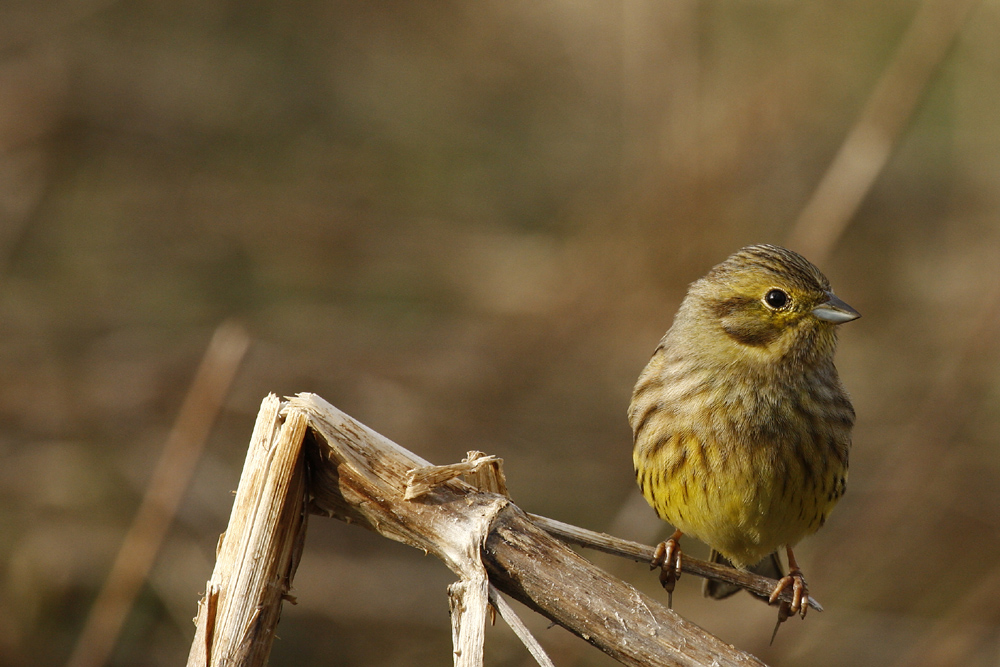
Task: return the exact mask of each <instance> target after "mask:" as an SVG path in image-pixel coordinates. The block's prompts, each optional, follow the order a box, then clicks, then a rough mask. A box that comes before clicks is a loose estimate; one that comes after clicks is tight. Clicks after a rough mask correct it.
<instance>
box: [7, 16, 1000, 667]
mask: <svg viewBox="0 0 1000 667" xmlns="http://www.w3.org/2000/svg"><path fill="white" fill-rule="evenodd" d="M917 6H918V3H917V2H915V1H914V0H890V1H887V2H869V1H868V0H847V1H845V2H802V3H800V2H788V1H784V0H775V1H772V2H752V1H749V0H705V1H704V2H695V1H694V0H680V1H679V2H670V3H666V2H664V3H661V2H655V1H653V0H623V1H620V2H596V1H587V2H565V1H562V2H558V1H555V2H542V3H535V2H518V1H515V2H459V1H457V0H452V1H449V2H441V3H431V2H411V3H390V2H365V3H347V2H319V1H312V0H305V1H303V2H297V3H278V2H262V1H255V2H243V3H232V2H223V1H221V0H198V1H193V0H187V1H184V0H182V1H181V2H165V1H162V0H145V1H139V2H122V1H118V2H115V1H113V0H80V1H78V2H70V1H64V0H59V1H56V0H44V1H39V2H8V3H5V4H3V5H2V6H0V269H2V271H3V274H2V280H0V332H2V344H0V369H2V371H0V378H2V382H0V460H2V464H0V499H2V502H3V506H4V511H3V512H2V513H0V664H4V665H29V664H30V665H59V664H62V663H63V662H64V661H65V660H66V658H67V656H68V654H69V651H70V648H71V646H72V642H73V640H74V638H75V636H76V634H77V633H78V632H79V630H80V627H81V625H82V622H83V616H84V614H85V612H86V610H87V608H88V607H89V605H90V603H91V602H92V600H93V597H94V595H95V594H96V591H97V589H98V587H99V585H100V583H101V581H102V580H103V577H104V576H105V575H106V573H107V570H108V568H109V566H110V562H111V560H112V558H113V555H114V553H115V551H116V550H117V548H118V546H119V543H120V541H121V537H122V534H123V532H124V530H125V527H126V526H127V525H128V522H129V520H130V518H131V516H132V514H133V513H134V511H135V507H136V505H137V503H138V501H139V498H140V497H141V493H142V490H143V488H144V484H145V482H146V480H147V479H148V475H149V472H150V469H151V467H152V464H153V461H154V460H155V457H156V454H157V453H158V452H159V450H160V448H161V447H162V444H163V440H164V437H165V434H166V432H167V430H168V428H169V426H170V423H171V421H172V419H173V416H174V415H175V413H176V411H177V408H178V406H179V403H180V401H181V398H182V396H183V393H184V391H185V388H186V386H187V384H188V383H189V381H190V379H191V377H192V375H193V373H194V368H195V366H196V364H197V361H198V359H199V356H200V354H201V352H202V351H203V349H204V347H205V345H206V343H207V341H208V337H209V336H210V334H211V331H212V330H213V329H214V327H215V326H216V325H217V324H218V323H219V322H220V321H221V320H223V319H225V318H226V317H229V316H236V317H238V318H240V319H241V320H242V321H243V322H244V323H245V324H246V325H247V327H248V329H249V330H250V331H251V333H252V336H253V338H254V341H253V344H252V347H251V351H250V353H249V356H248V358H247V361H246V362H245V364H244V367H243V370H242V372H241V374H240V377H239V378H238V379H237V381H236V389H235V391H234V393H233V395H232V396H231V397H230V399H229V402H228V404H227V408H226V411H225V413H224V416H223V418H222V420H221V422H220V423H219V424H218V426H217V428H216V430H215V432H214V434H213V437H212V442H211V444H210V446H209V453H208V454H207V456H206V458H205V460H204V461H203V463H202V465H201V468H200V470H199V474H198V477H197V479H196V482H195V485H194V487H193V488H192V489H191V491H190V493H189V495H188V498H187V501H186V502H185V504H184V506H183V508H182V511H181V515H180V517H179V519H178V521H177V523H176V524H175V527H174V529H173V531H172V533H171V537H170V539H169V541H168V544H167V546H166V548H165V551H164V552H163V554H162V555H161V557H160V559H159V562H158V565H157V567H156V568H155V570H154V573H153V575H152V577H151V580H150V582H149V585H148V587H147V589H146V590H145V591H144V593H143V595H142V597H141V598H140V600H139V603H138V606H137V608H136V609H135V611H134V613H133V615H132V616H131V617H130V620H129V623H128V625H127V626H126V628H125V635H124V637H123V639H122V641H121V642H120V644H119V648H118V650H117V652H116V659H115V664H120V665H126V664H128V665H175V664H179V663H180V662H181V661H182V660H183V659H184V656H186V654H187V649H188V646H189V643H190V639H191V636H192V633H193V629H194V628H193V625H192V624H191V621H190V619H191V617H193V616H194V614H195V602H196V600H197V597H198V595H199V594H200V592H202V591H203V587H204V584H205V581H206V579H207V578H208V576H209V574H210V572H211V563H212V561H213V558H214V550H215V545H216V540H217V537H218V533H219V532H220V531H221V530H222V529H223V528H224V526H225V523H226V519H227V518H228V513H229V509H230V506H231V501H232V496H231V494H230V491H231V490H232V489H234V488H235V486H236V483H237V479H238V475H239V470H240V467H241V465H242V462H243V457H244V454H245V447H246V443H247V442H248V440H249V435H250V430H251V427H252V423H253V417H254V415H255V414H256V410H257V407H258V405H259V402H260V400H261V399H262V398H263V396H264V395H265V394H266V393H267V392H269V391H274V392H276V393H279V394H290V393H293V392H298V391H314V392H316V393H318V394H320V395H321V396H323V397H324V398H326V399H327V400H329V401H330V402H331V403H333V404H335V405H337V406H338V407H340V408H341V409H343V410H345V411H346V412H348V413H349V414H351V415H352V416H354V417H356V418H357V419H359V420H361V421H363V422H365V423H366V424H368V425H370V426H371V427H372V428H374V429H376V430H378V431H380V432H382V433H384V434H386V435H388V436H389V437H392V438H394V439H396V440H398V441H399V442H401V443H403V444H404V445H405V446H406V447H408V448H409V449H411V450H412V451H414V452H416V453H418V454H420V455H421V456H423V457H425V458H427V459H429V460H430V461H432V462H436V463H447V462H454V461H457V460H460V459H461V458H462V456H464V454H465V452H466V451H467V450H469V449H479V450H482V451H485V452H488V453H491V454H497V455H499V456H501V457H503V458H504V459H505V461H506V472H507V478H508V481H509V485H510V488H511V493H512V496H513V498H514V500H515V501H516V502H517V503H518V504H519V505H520V506H521V507H523V508H525V509H527V510H529V511H533V512H538V513H541V514H546V515H549V516H552V517H554V518H558V519H562V520H565V521H570V522H573V523H577V524H579V525H583V526H586V527H590V528H594V529H599V530H610V531H615V532H617V533H618V534H620V535H621V536H623V537H629V538H633V539H641V540H645V541H649V542H651V541H653V540H654V539H656V538H657V537H658V536H659V535H660V534H661V533H662V531H663V530H665V527H663V526H662V525H660V524H659V523H658V522H657V521H656V520H655V518H654V517H653V516H652V512H651V511H650V510H649V509H648V508H646V507H644V505H643V504H642V501H641V499H640V498H639V494H638V491H637V489H636V488H635V485H634V481H633V478H632V470H631V455H630V433H629V429H628V426H627V423H626V420H625V409H626V406H627V404H628V399H629V395H630V390H631V387H632V384H633V382H634V381H635V378H636V376H637V375H638V372H639V370H640V369H641V368H642V366H643V365H644V364H645V362H646V361H647V359H648V357H649V354H650V353H651V352H652V350H653V348H654V346H655V345H656V342H657V340H658V339H659V337H660V336H661V335H662V333H663V332H664V331H665V330H666V329H667V327H668V326H669V324H670V318H671V316H672V314H673V312H674V310H675V309H676V306H677V304H678V303H679V301H680V299H681V297H682V296H683V293H684V290H685V288H686V285H687V283H689V282H690V281H691V280H693V279H695V278H697V277H698V276H700V275H702V274H703V273H704V272H705V270H706V269H707V268H708V267H709V266H711V265H712V264H714V263H716V262H718V261H720V260H722V259H723V258H724V257H725V256H727V255H728V254H729V253H731V252H732V251H733V250H735V249H737V248H739V247H740V246H742V245H745V244H748V243H752V242H777V243H781V242H782V241H783V239H784V238H786V236H787V234H788V232H789V229H790V226H791V223H792V222H793V221H794V220H795V218H796V216H797V214H798V213H799V211H800V210H801V209H802V207H803V206H804V204H805V202H806V201H807V200H808V198H809V196H810V194H811V192H812V191H813V189H814V188H815V186H816V184H817V182H818V181H819V179H820V177H821V176H822V174H823V172H824V170H825V169H826V168H827V166H828V165H829V163H830V161H831V160H832V158H833V155H834V154H835V152H836V150H837V148H838V146H839V145H840V143H841V141H842V140H843V138H844V136H845V134H846V133H847V131H848V130H849V128H850V127H851V124H852V122H853V121H854V120H855V119H856V117H857V116H858V114H859V112H860V110H861V108H862V107H863V105H864V103H865V100H866V99H867V97H868V96H869V95H870V93H871V90H872V88H873V86H874V85H875V83H876V81H877V80H878V78H879V76H880V74H881V72H882V71H884V69H885V67H886V66H887V65H888V63H889V61H890V59H891V58H892V56H893V53H894V52H895V49H896V47H897V46H898V44H899V40H900V38H901V36H902V34H903V33H904V31H905V29H906V26H907V25H908V23H909V21H910V20H911V19H912V17H913V15H914V13H915V11H916V9H917ZM998 32H1000V3H998V1H997V0H984V1H983V2H982V3H981V5H980V6H978V7H977V8H976V9H975V11H974V12H973V14H972V16H971V18H970V20H969V22H968V23H967V25H966V26H965V28H964V29H963V31H962V32H961V34H960V37H959V39H958V41H957V43H956V44H955V46H954V48H953V49H952V50H951V52H950V54H949V56H948V58H947V59H946V60H945V62H944V64H943V66H942V68H941V69H940V71H939V72H938V74H937V75H936V76H935V77H934V79H933V80H932V83H931V85H930V86H929V88H928V89H927V90H926V92H925V95H924V97H923V101H922V103H921V106H920V108H919V110H918V113H917V115H916V116H915V118H914V121H913V123H912V124H911V126H910V127H909V129H908V130H907V132H906V133H905V135H904V137H903V141H902V143H901V145H900V146H899V147H898V149H897V150H896V151H895V153H894V156H893V158H892V160H891V161H890V162H889V164H888V166H887V168H886V170H885V171H884V173H883V174H882V175H881V177H880V178H879V180H878V182H877V183H876V184H875V187H874V189H873V190H872V192H871V193H870V194H869V196H868V197H867V198H866V200H865V202H864V204H863V205H862V208H861V209H860V211H859V212H858V214H857V215H856V216H855V218H854V219H853V221H852V224H851V226H850V227H849V228H848V230H847V232H846V234H845V235H844V236H843V237H842V238H841V240H840V243H839V245H838V246H837V247H836V248H835V249H834V251H833V252H832V253H831V255H830V257H829V259H827V260H826V261H825V262H824V263H823V265H822V266H821V268H822V269H823V270H824V272H825V273H826V274H827V275H828V276H829V277H830V279H831V281H832V282H833V284H834V287H835V289H836V291H837V293H838V294H839V295H840V296H841V297H843V298H844V299H845V300H846V301H848V302H849V303H850V304H852V305H853V306H855V307H856V308H857V309H858V310H859V311H861V312H862V313H863V315H864V318H863V319H862V320H860V322H859V323H857V324H855V325H852V326H851V327H850V328H849V329H845V330H844V331H843V332H842V343H841V349H840V354H839V363H838V365H839V367H840V369H841V374H842V376H843V378H844V381H845V384H846V385H847V387H848V389H849V390H851V392H852V394H853V397H854V403H855V406H856V408H857V411H858V416H859V422H858V427H857V429H856V434H855V448H854V453H853V456H852V467H851V478H850V485H849V492H848V494H847V496H846V497H845V499H844V500H843V501H842V503H841V505H840V507H839V508H838V510H837V511H836V512H835V513H834V514H833V515H832V517H831V520H830V521H829V523H828V524H827V526H826V527H825V528H824V529H823V530H822V531H820V532H819V533H818V534H817V535H816V536H814V537H813V538H811V539H809V540H807V541H806V542H805V543H803V545H801V548H800V549H799V550H797V551H796V554H797V555H799V560H800V563H801V564H802V565H803V567H804V569H805V573H806V576H807V578H808V580H809V582H810V585H811V590H812V592H813V593H814V594H815V595H816V597H817V598H818V599H820V600H821V601H822V602H823V603H824V605H825V606H826V608H827V610H828V611H826V612H825V613H824V614H816V615H810V617H809V618H808V619H807V621H805V622H804V623H799V622H790V623H788V627H787V628H786V629H785V630H784V631H783V632H782V633H781V635H780V636H779V637H778V640H777V642H776V645H775V646H774V647H770V648H769V647H768V646H767V638H768V636H769V633H770V629H771V623H772V622H773V610H770V609H767V608H765V607H764V606H763V605H761V604H759V603H757V602H755V601H753V600H751V599H750V598H749V597H748V596H746V595H741V596H738V597H735V598H733V599H731V600H728V601H725V602H721V603H720V602H711V601H703V600H702V599H701V597H700V588H699V586H698V585H697V582H694V581H688V580H687V579H683V580H681V582H680V583H679V585H678V590H677V593H676V594H675V596H674V604H675V608H676V609H677V610H678V611H680V612H681V613H682V614H684V615H685V616H686V617H688V618H690V619H691V620H693V621H694V622H696V623H698V624H700V625H702V626H704V627H706V628H707V629H709V630H711V631H713V632H715V633H717V634H718V635H720V636H721V637H722V638H723V639H725V640H726V641H729V642H732V643H734V644H736V645H737V646H739V647H741V648H744V649H746V650H750V651H752V652H754V653H755V654H757V655H759V656H760V657H761V658H762V659H763V660H764V661H766V662H768V663H772V664H775V665H778V664H810V665H831V666H832V665H892V664H901V665H902V664H915V663H916V662H917V660H918V659H919V657H920V656H921V655H922V653H921V651H923V650H924V648H927V646H928V645H922V644H920V643H919V642H920V641H921V638H930V639H925V640H924V641H928V642H932V645H933V647H934V648H935V650H936V651H937V652H938V653H936V654H934V655H935V656H936V657H935V662H933V663H928V664H966V665H992V664H995V662H996V658H997V655H998V654H1000V644H998V636H1000V632H998V630H1000V602H998V601H1000V594H998V593H1000V567H998V564H997V559H996V557H995V554H996V553H997V552H998V550H1000V503H998V502H997V497H998V493H1000V436H998V433H1000V429H998V426H1000V389H998V388H1000V383H998V381H997V378H998V371H1000V368H998V362H1000V360H998V358H997V331H998V314H1000V309H998V304H1000V282H998V281H997V278H996V267H997V265H998V262H1000V215H998V214H1000V124H998V123H997V121H996V119H997V117H998V113H1000V85H998V83H1000V41H998V40H997V39H996V35H997V34H998ZM658 531H659V532H658ZM607 565H608V566H609V567H612V568H614V570H615V572H616V573H617V574H619V575H621V576H624V577H626V578H628V579H629V580H630V581H632V582H634V583H635V584H636V585H637V586H640V587H642V588H643V589H644V590H647V591H649V592H651V593H652V594H658V593H657V586H658V584H657V582H656V580H655V577H654V576H652V575H650V574H649V573H648V572H647V571H645V569H644V568H642V567H635V566H633V565H630V564H623V563H611V564H607ZM450 579H451V577H450V574H449V573H448V572H447V571H446V570H445V568H444V567H443V566H441V565H440V563H437V562H436V561H432V560H427V559H423V558H421V557H420V556H419V554H415V553H413V552H412V550H410V549H407V548H405V547H402V546H400V545H397V544H393V543H388V542H386V541H385V540H383V539H381V538H378V537H376V536H373V535H369V534H366V533H364V532H363V531H360V530H357V529H354V528H351V527H348V526H344V525H340V524H335V522H330V521H322V520H319V519H314V520H313V521H311V525H310V530H309V541H308V546H307V552H306V554H305V557H304V560H303V562H302V566H301V568H300V570H299V574H298V578H297V580H296V584H297V592H298V599H299V604H298V606H295V607H291V606H289V607H286V609H285V612H284V618H283V620H282V624H281V626H280V627H279V635H280V636H281V637H282V638H283V639H282V641H280V642H278V644H277V645H276V648H275V651H274V653H273V654H272V664H274V665H293V664H294V665H305V664H309V665H328V664H329V665H355V664H356V665H413V664H447V663H448V662H449V661H450V655H449V651H450V629H449V624H448V617H447V604H446V599H445V590H444V587H445V585H446V584H447V583H448V582H449V581H450ZM533 622H534V626H533V627H534V629H535V630H536V632H537V633H538V634H539V635H540V639H541V641H542V642H543V643H545V645H546V647H547V648H548V649H550V651H551V654H552V656H553V659H554V660H555V661H556V663H557V664H560V665H568V664H574V665H582V664H586V665H591V664H593V665H606V664H610V661H609V660H608V659H607V658H605V657H603V656H602V655H600V654H598V653H597V651H595V650H592V649H588V648H587V647H584V646H582V644H581V643H580V642H578V640H575V639H572V638H570V637H568V635H567V634H566V633H565V632H563V631H562V630H559V629H551V630H546V629H545V625H546V624H545V623H544V622H542V621H541V620H539V619H534V621H533ZM922 647H923V648H922ZM487 655H488V661H489V664H493V665H514V664H518V665H520V664H526V663H527V660H528V657H527V655H526V654H525V653H524V651H523V649H522V648H521V647H520V646H519V645H518V644H517V643H516V641H515V640H514V639H513V637H512V636H511V635H510V633H509V631H507V630H505V629H502V628H496V629H491V630H489V632H488V637H487Z"/></svg>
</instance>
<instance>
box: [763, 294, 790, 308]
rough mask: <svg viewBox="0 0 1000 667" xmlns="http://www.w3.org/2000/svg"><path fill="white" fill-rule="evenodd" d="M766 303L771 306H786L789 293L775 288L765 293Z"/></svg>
mask: <svg viewBox="0 0 1000 667" xmlns="http://www.w3.org/2000/svg"><path fill="white" fill-rule="evenodd" d="M764 303H766V304H767V305H769V306H770V307H771V308H784V307H785V305H786V304H787V303H788V295H787V294H785V293H784V292H782V291H781V290H780V289H773V290H771V291H770V292H768V293H767V294H765V295H764Z"/></svg>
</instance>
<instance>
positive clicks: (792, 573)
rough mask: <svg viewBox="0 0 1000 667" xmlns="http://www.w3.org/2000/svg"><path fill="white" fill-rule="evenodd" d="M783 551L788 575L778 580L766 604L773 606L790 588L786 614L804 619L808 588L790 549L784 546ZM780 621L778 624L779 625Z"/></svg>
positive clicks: (807, 604) (807, 601)
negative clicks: (789, 602)
mask: <svg viewBox="0 0 1000 667" xmlns="http://www.w3.org/2000/svg"><path fill="white" fill-rule="evenodd" d="M785 551H786V553H787V554H788V574H786V575H785V576H783V577H782V578H781V579H779V580H778V585H777V586H775V587H774V590H773V591H771V597H770V598H769V599H768V602H769V603H771V604H774V601H775V600H777V599H778V596H779V595H781V591H783V590H785V589H786V588H788V587H789V586H791V587H792V603H791V604H790V605H789V606H788V610H787V612H788V613H789V615H791V616H794V615H795V614H799V615H800V616H802V618H805V617H806V610H807V609H809V588H808V587H807V586H806V580H805V579H804V578H803V577H802V570H800V569H799V564H798V563H796V562H795V554H793V553H792V548H791V547H789V546H785ZM782 604H784V603H782ZM780 614H781V611H780V609H779V617H780ZM781 620H784V619H781ZM781 620H779V621H778V622H779V623H780V622H781Z"/></svg>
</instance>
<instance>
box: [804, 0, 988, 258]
mask: <svg viewBox="0 0 1000 667" xmlns="http://www.w3.org/2000/svg"><path fill="white" fill-rule="evenodd" d="M978 2H979V0H925V2H924V3H923V4H921V5H920V8H919V9H918V10H917V14H916V16H915V17H914V18H913V21H912V22H911V23H910V26H909V28H908V29H907V31H906V34H905V35H904V36H903V40H902V42H901V43H900V45H899V49H898V50H897V51H896V55H895V57H894V58H893V59H892V62H891V63H890V64H889V66H888V67H887V68H886V70H885V72H884V73H883V74H882V78H881V79H879V82H878V84H877V85H876V86H875V90H874V91H873V92H872V95H871V97H870V98H869V99H868V102H867V103H866V104H865V107H864V109H863V110H862V112H861V116H860V117H859V118H858V120H857V121H856V122H855V124H854V126H853V127H852V128H851V131H850V132H849V133H848V135H847V138H846V139H845V140H844V143H843V144H842V145H841V147H840V150H839V151H838V152H837V155H836V157H834V159H833V162H832V163H831V164H830V167H829V168H828V169H827V171H826V173H825V174H824V175H823V178H822V180H820V183H819V185H818V186H817V187H816V190H815V191H814V192H813V195H812V198H811V199H810V200H809V202H808V203H807V204H806V206H805V208H803V210H802V213H801V214H800V215H799V218H798V220H796V222H795V225H794V226H793V227H792V230H791V233H790V234H789V235H788V240H787V244H788V246H789V247H791V248H794V249H795V250H798V251H799V252H801V253H803V254H804V255H806V256H807V257H809V258H810V259H811V260H812V261H813V262H815V263H817V264H822V263H823V261H824V260H825V258H826V257H827V255H829V253H830V251H831V250H832V249H833V247H834V245H836V243H837V240H838V239H839V238H840V236H841V235H842V234H843V233H844V230H845V229H847V225H848V223H849V222H850V220H851V218H852V217H853V216H854V214H855V212H856V211H857V210H858V207H859V206H860V205H861V202H862V201H863V200H864V198H865V196H866V195H867V194H868V192H869V191H870V190H871V188H872V185H873V184H874V183H875V179H876V178H878V175H879V174H880V173H881V172H882V169H883V168H884V167H885V165H886V163H887V162H888V161H889V157H890V156H891V155H892V153H893V151H894V150H895V148H896V146H897V145H898V143H899V139H900V137H901V135H902V134H903V130H905V129H906V126H907V125H908V124H909V122H910V119H911V118H912V117H913V112H914V110H915V109H916V107H917V104H918V103H919V101H920V97H921V95H922V94H923V92H924V90H925V89H926V88H927V84H928V83H929V82H930V80H931V77H932V76H933V75H934V72H936V71H937V69H938V67H939V66H940V64H941V62H942V61H943V60H944V58H945V56H946V55H947V54H948V51H949V50H950V48H951V45H952V44H953V43H954V41H955V38H956V36H957V35H958V33H959V31H960V30H961V29H962V26H963V25H964V24H965V20H966V19H967V18H968V16H969V14H970V13H971V12H972V8H973V7H975V6H976V5H977V4H978Z"/></svg>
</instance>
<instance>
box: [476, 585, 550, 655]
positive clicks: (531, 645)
mask: <svg viewBox="0 0 1000 667" xmlns="http://www.w3.org/2000/svg"><path fill="white" fill-rule="evenodd" d="M490 604H492V605H493V608H494V609H496V610H497V613H498V614H500V618H502V619H503V620H504V621H505V622H506V623H507V625H509V626H510V629H511V630H513V631H514V634H515V635H517V638H518V639H520V640H521V643H522V644H524V647H525V648H527V649H528V653H530V654H531V657H533V658H534V659H535V662H537V663H538V664H539V665H541V667H555V665H554V664H553V662H552V659H551V658H549V656H548V654H547V653H546V652H545V649H543V648H542V645H541V644H539V643H538V640H537V639H535V636H534V635H533V634H531V631H530V630H528V626H526V625H525V624H524V621H522V620H521V618H520V617H519V616H518V615H517V613H516V612H515V611H514V608H513V607H511V606H510V605H509V604H508V603H507V601H506V600H504V599H503V597H502V596H501V595H500V592H499V591H498V590H497V589H496V588H494V587H493V586H490Z"/></svg>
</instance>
